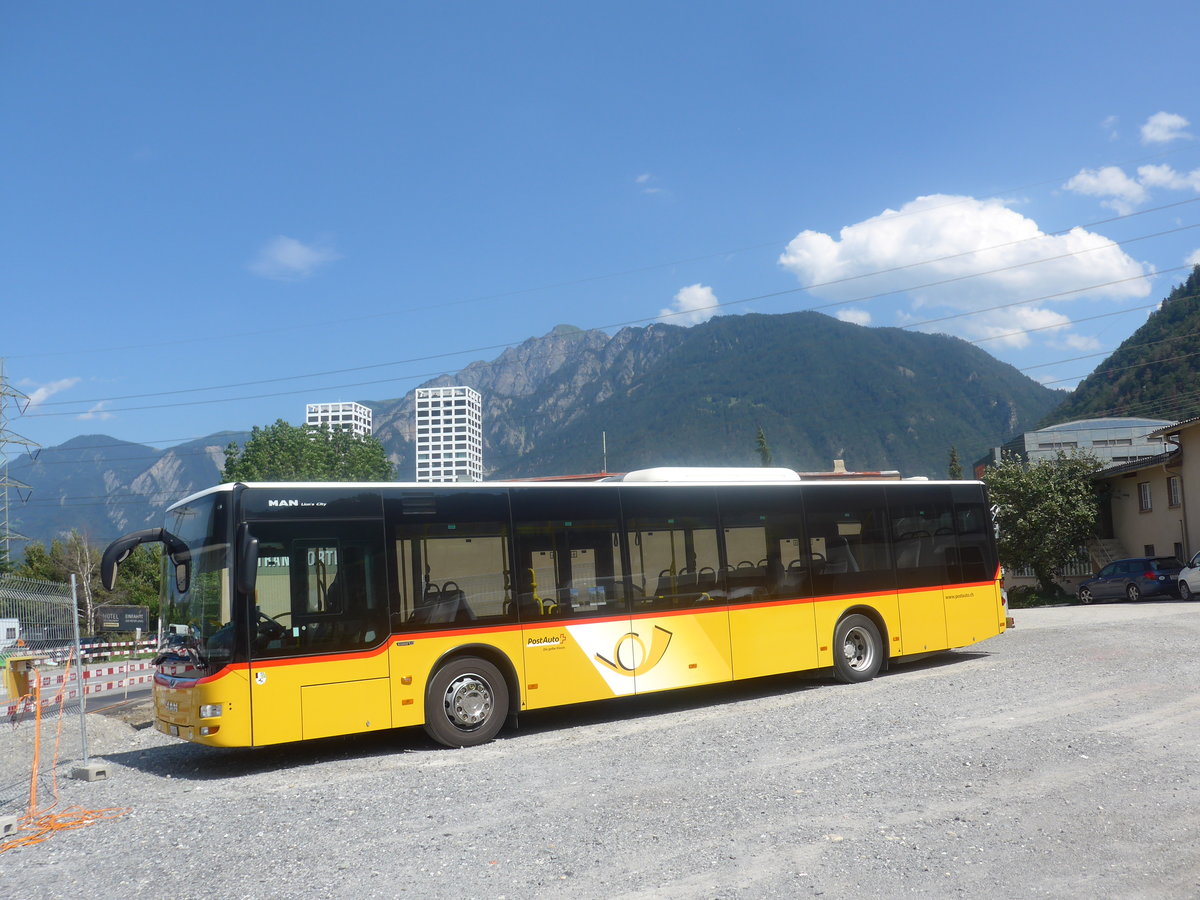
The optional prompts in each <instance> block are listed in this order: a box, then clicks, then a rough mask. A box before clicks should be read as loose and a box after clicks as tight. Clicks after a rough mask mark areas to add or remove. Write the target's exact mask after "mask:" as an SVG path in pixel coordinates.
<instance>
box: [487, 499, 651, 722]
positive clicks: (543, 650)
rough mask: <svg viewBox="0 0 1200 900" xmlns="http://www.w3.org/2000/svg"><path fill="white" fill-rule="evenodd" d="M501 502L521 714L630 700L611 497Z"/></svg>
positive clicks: (625, 590) (624, 604)
mask: <svg viewBox="0 0 1200 900" xmlns="http://www.w3.org/2000/svg"><path fill="white" fill-rule="evenodd" d="M511 500H512V510H513V522H514V526H515V529H516V540H515V546H514V552H513V587H514V591H515V602H516V609H517V615H518V617H519V619H520V623H521V640H522V646H523V654H524V660H525V680H524V684H523V693H524V697H525V704H526V706H527V708H530V709H539V708H542V707H548V706H558V705H561V704H565V703H578V702H582V701H585V700H600V699H604V698H606V697H619V696H624V695H627V694H632V693H633V692H634V676H635V672H636V669H637V663H636V662H635V661H634V660H633V658H632V656H631V655H630V651H629V648H627V647H626V646H625V642H627V641H628V635H629V634H630V632H631V630H632V629H631V628H630V622H629V591H630V590H631V588H630V584H629V580H628V578H626V568H625V562H624V557H623V554H622V547H621V540H620V524H619V511H620V507H619V504H618V501H617V494H616V492H615V491H596V490H594V489H591V488H587V487H580V486H570V487H567V486H557V485H556V486H554V487H551V488H546V487H542V488H517V489H514V490H513V491H512V493H511Z"/></svg>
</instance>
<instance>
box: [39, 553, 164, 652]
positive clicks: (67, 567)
mask: <svg viewBox="0 0 1200 900" xmlns="http://www.w3.org/2000/svg"><path fill="white" fill-rule="evenodd" d="M101 554H102V551H101V550H100V549H98V548H96V547H93V546H92V545H91V544H90V543H89V542H88V540H87V538H86V537H84V535H82V534H80V533H79V532H78V531H72V532H71V533H70V534H68V535H66V537H64V538H55V539H54V540H53V541H52V542H51V543H50V546H49V547H47V546H46V545H44V544H41V543H36V542H34V543H30V544H27V545H26V547H25V561H24V562H23V563H22V564H21V565H20V566H19V567H17V569H16V572H15V574H16V575H19V576H20V577H22V578H34V579H37V580H39V581H53V582H57V583H58V584H67V583H69V582H70V580H71V576H72V575H74V576H75V594H76V599H77V601H78V603H79V618H80V622H81V623H82V628H83V630H84V631H85V632H90V631H91V630H92V622H93V618H94V617H93V613H94V611H95V608H96V606H98V605H100V604H106V605H108V604H125V603H128V604H133V605H136V606H148V607H150V615H151V616H157V615H158V597H159V590H160V586H161V583H162V562H161V556H160V553H159V551H158V550H157V549H152V548H150V547H139V548H137V550H135V551H134V553H133V554H132V555H131V556H130V557H129V559H127V560H126V561H125V562H123V563H122V564H121V580H120V582H119V584H118V587H117V590H115V591H113V592H112V593H108V592H107V591H105V590H104V589H103V588H102V587H101V585H100V556H101Z"/></svg>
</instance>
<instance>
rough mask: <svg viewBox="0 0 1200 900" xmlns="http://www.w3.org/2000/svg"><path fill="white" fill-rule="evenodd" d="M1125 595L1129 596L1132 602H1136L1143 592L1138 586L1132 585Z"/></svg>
mask: <svg viewBox="0 0 1200 900" xmlns="http://www.w3.org/2000/svg"><path fill="white" fill-rule="evenodd" d="M1125 593H1126V594H1127V595H1128V596H1129V599H1130V600H1134V601H1136V600H1137V599H1138V598H1139V597H1140V596H1141V595H1142V592H1141V591H1139V590H1138V589H1137V585H1135V584H1131V585H1130V586H1129V587H1128V588H1127V589H1126V590H1125Z"/></svg>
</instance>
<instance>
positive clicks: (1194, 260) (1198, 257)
mask: <svg viewBox="0 0 1200 900" xmlns="http://www.w3.org/2000/svg"><path fill="white" fill-rule="evenodd" d="M1187 264H1188V265H1189V266H1200V250H1197V251H1196V252H1195V253H1193V254H1192V255H1191V256H1189V257H1188V258H1187Z"/></svg>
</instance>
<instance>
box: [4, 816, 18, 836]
mask: <svg viewBox="0 0 1200 900" xmlns="http://www.w3.org/2000/svg"><path fill="white" fill-rule="evenodd" d="M20 827H21V820H20V819H18V818H17V817H16V816H0V838H6V837H8V836H9V835H13V834H16V833H17V829H19V828H20Z"/></svg>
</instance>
